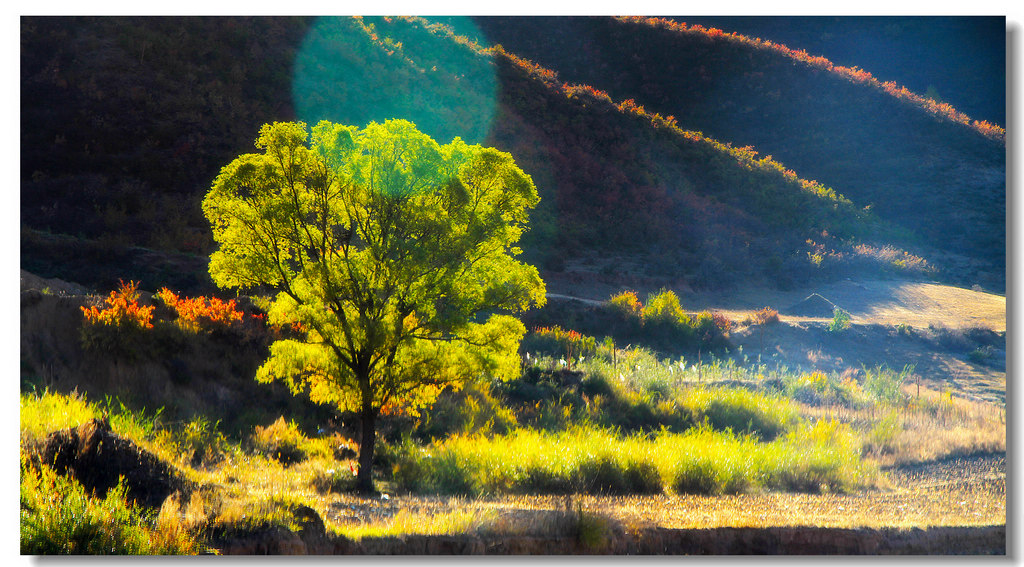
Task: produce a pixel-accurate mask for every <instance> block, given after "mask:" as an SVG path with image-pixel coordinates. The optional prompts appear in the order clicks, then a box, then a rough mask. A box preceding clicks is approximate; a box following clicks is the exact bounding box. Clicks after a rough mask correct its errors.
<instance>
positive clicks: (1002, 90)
mask: <svg viewBox="0 0 1024 567" xmlns="http://www.w3.org/2000/svg"><path fill="white" fill-rule="evenodd" d="M673 19H677V20H679V21H685V22H687V23H689V24H691V25H693V24H699V25H702V26H704V27H706V28H711V27H715V28H720V29H723V30H726V31H735V32H737V33H741V34H743V35H746V36H749V37H761V38H766V39H771V40H772V41H776V42H780V43H784V44H786V45H788V46H789V47H792V48H793V49H803V50H806V51H807V52H809V53H812V54H815V55H818V54H820V55H823V56H825V57H827V58H829V59H830V60H832V61H833V62H835V63H836V64H837V65H845V66H848V67H852V66H854V65H858V66H860V67H863V68H865V69H868V70H870V71H871V72H872V73H873V74H874V75H876V76H877V77H879V78H880V79H881V80H894V81H897V82H899V83H901V84H904V85H906V86H907V88H909V89H911V90H913V91H914V92H917V93H921V94H924V95H931V96H937V97H938V98H939V99H940V100H943V101H945V102H948V103H950V104H952V105H953V106H955V107H957V108H958V109H959V110H961V111H962V112H965V113H967V114H968V115H970V116H972V117H974V118H977V119H979V120H988V121H989V122H994V123H996V124H1006V82H1005V81H1004V80H997V79H999V78H1001V77H1002V76H1003V75H1004V74H1005V72H1006V71H1005V70H1006V33H1007V30H1006V18H1005V17H1003V16H999V17H990V16H975V17H963V16H784V17H783V16H688V17H686V18H673Z"/></svg>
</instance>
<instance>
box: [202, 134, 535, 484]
mask: <svg viewBox="0 0 1024 567" xmlns="http://www.w3.org/2000/svg"><path fill="white" fill-rule="evenodd" d="M256 147H257V148H258V149H260V150H262V151H261V152H260V153H251V154H244V155H241V156H239V157H238V158H236V159H235V160H234V161H232V162H231V163H230V164H228V165H227V166H225V167H224V168H223V169H222V170H221V172H220V175H219V176H218V177H217V178H216V180H215V182H214V184H213V187H212V188H211V190H210V191H209V193H208V194H207V195H206V198H205V199H204V201H203V211H204V213H205V215H206V217H207V219H208V220H209V221H210V223H211V225H212V228H213V235H214V239H215V240H216V241H217V242H218V243H219V249H218V250H217V251H216V252H214V253H213V255H212V256H211V258H210V275H211V276H212V278H213V280H214V282H215V283H216V284H217V285H218V286H220V287H224V288H232V289H236V290H256V291H259V290H266V289H271V290H273V291H274V292H276V295H275V296H274V297H273V298H272V300H271V301H270V305H269V308H268V322H269V323H272V324H277V325H288V326H290V328H294V329H297V330H298V333H297V335H298V336H297V337H295V338H285V339H281V340H277V341H276V342H274V343H273V344H272V345H271V347H270V356H269V358H268V359H267V361H266V362H265V363H264V364H263V365H262V366H261V367H260V368H259V370H258V372H257V376H256V378H257V380H260V381H265V382H269V381H272V380H280V381H283V382H285V383H286V384H287V385H288V387H289V388H290V389H291V390H292V392H293V393H295V394H297V395H298V394H305V395H308V396H309V397H310V399H311V400H313V401H315V402H318V403H325V404H333V405H335V406H336V407H337V408H339V409H340V410H342V411H353V412H357V413H358V414H359V415H360V419H361V422H362V428H363V431H362V444H361V446H360V455H359V464H360V467H359V485H360V488H362V489H364V490H372V486H373V485H372V477H371V464H372V455H373V446H374V430H375V420H376V418H377V417H378V416H379V415H380V414H381V412H390V411H395V410H398V409H405V410H408V411H413V412H414V411H415V410H416V408H419V407H422V406H423V405H424V404H427V403H430V402H431V401H432V400H433V399H434V398H435V397H436V396H437V394H438V393H439V392H440V390H441V389H442V388H443V387H445V386H446V385H453V386H455V387H459V385H461V384H462V383H464V382H465V381H467V380H472V379H475V378H477V377H491V378H497V379H508V378H511V377H514V376H515V375H516V374H517V373H518V371H519V360H518V356H517V348H518V345H519V341H520V340H521V339H522V337H523V335H524V333H525V328H524V326H523V324H522V323H521V322H520V321H519V320H518V319H517V318H515V317H514V314H516V313H518V312H522V311H524V310H526V309H528V308H530V307H531V306H535V305H543V304H544V302H545V286H544V282H543V281H542V280H541V278H540V276H539V274H538V272H537V269H536V268H535V267H533V266H530V265H528V264H524V263H522V262H520V261H518V260H517V259H516V256H517V255H518V254H520V253H521V250H520V249H518V248H517V247H516V243H517V241H518V240H519V238H520V236H521V235H522V234H523V232H524V230H526V228H527V223H528V212H529V210H530V209H532V208H533V207H535V206H536V205H537V203H538V201H539V197H538V195H537V190H536V187H535V186H534V184H533V181H532V179H531V178H530V176H529V175H527V174H526V173H524V172H523V171H522V170H521V169H520V168H519V167H518V166H516V164H515V162H514V161H513V159H512V156H511V155H509V154H507V153H504V152H501V151H498V150H495V149H493V148H485V147H481V146H479V145H469V144H466V143H464V142H463V141H462V140H461V139H459V138H455V139H454V140H452V142H451V143H449V144H446V145H443V146H442V145H439V144H438V143H437V142H435V141H434V140H433V139H431V138H430V137H429V136H427V135H425V134H423V133H421V132H419V131H418V130H417V129H416V127H415V125H414V124H412V123H410V122H408V121H404V120H388V121H385V122H384V123H383V124H379V123H370V124H369V125H367V126H366V127H365V128H363V129H359V128H357V127H353V126H345V125H339V124H333V123H330V122H326V121H324V122H320V123H319V124H317V125H316V126H315V127H314V128H312V131H311V132H310V131H308V130H307V126H306V125H305V124H304V123H301V122H276V123H273V124H267V125H265V126H263V127H262V128H261V129H260V133H259V138H258V139H257V141H256Z"/></svg>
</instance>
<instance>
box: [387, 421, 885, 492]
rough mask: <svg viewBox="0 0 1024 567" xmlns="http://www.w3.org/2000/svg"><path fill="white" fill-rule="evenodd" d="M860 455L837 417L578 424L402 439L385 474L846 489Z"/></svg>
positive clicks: (623, 485)
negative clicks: (744, 430) (726, 425)
mask: <svg viewBox="0 0 1024 567" xmlns="http://www.w3.org/2000/svg"><path fill="white" fill-rule="evenodd" d="M860 452H861V448H860V445H859V441H858V440H857V438H856V436H855V435H854V434H853V433H852V431H851V430H850V429H849V427H848V426H845V425H842V424H839V423H837V422H818V423H816V424H813V425H808V426H805V427H803V428H799V429H797V430H796V431H793V432H790V433H788V434H786V435H785V436H781V437H779V438H777V439H776V440H774V441H772V442H769V443H762V442H760V441H759V440H757V439H756V438H754V437H752V436H749V435H737V434H733V433H731V432H719V431H714V430H712V429H710V428H709V427H699V428H695V429H693V430H691V431H688V432H686V433H682V434H677V433H668V432H662V433H660V434H657V435H656V436H654V438H653V439H651V438H647V437H643V436H639V435H633V436H628V437H625V438H622V437H619V436H617V435H615V434H614V433H613V432H610V431H607V430H601V429H595V428H587V427H577V428H573V429H570V430H566V431H562V432H557V433H541V432H537V431H534V430H526V429H521V430H517V431H515V432H513V433H512V434H510V435H507V436H496V437H492V438H485V437H482V436H456V437H452V438H449V439H447V440H444V441H441V442H439V443H437V444H435V445H433V446H431V447H422V448H420V447H414V446H408V447H407V448H406V451H405V453H404V454H403V455H402V456H401V457H400V458H399V461H398V463H397V464H396V466H395V471H394V478H395V480H396V482H397V483H398V485H399V486H400V487H402V488H403V489H405V490H410V491H414V492H435V493H442V494H469V495H480V494H502V493H553V494H570V493H591V494H630V493H657V492H663V491H664V492H667V491H671V492H679V493H699V494H721V493H728V494H735V493H740V492H748V491H756V490H760V489H780V490H799V491H820V490H828V491H847V490H852V489H854V488H856V487H858V486H862V485H863V484H865V483H867V482H870V480H871V471H872V469H871V466H870V465H868V464H866V463H864V462H862V461H861V458H860Z"/></svg>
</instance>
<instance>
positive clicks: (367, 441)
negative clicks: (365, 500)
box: [356, 407, 377, 494]
mask: <svg viewBox="0 0 1024 567" xmlns="http://www.w3.org/2000/svg"><path fill="white" fill-rule="evenodd" d="M360 417H361V418H362V428H363V432H362V440H361V441H360V443H359V473H358V475H357V476H356V490H358V491H359V492H360V493H362V494H373V493H374V492H376V491H375V490H374V489H373V448H374V444H375V442H376V440H377V413H376V412H374V411H373V410H372V409H368V408H365V407H364V408H363V411H362V412H361V416H360Z"/></svg>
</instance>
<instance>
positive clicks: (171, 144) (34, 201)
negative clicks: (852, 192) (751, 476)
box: [22, 18, 983, 293]
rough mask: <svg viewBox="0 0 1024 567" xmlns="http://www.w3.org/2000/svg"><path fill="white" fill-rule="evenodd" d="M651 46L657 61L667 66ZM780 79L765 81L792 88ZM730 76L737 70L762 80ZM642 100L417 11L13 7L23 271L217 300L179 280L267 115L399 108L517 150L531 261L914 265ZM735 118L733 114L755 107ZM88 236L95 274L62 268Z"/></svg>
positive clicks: (770, 276)
mask: <svg viewBox="0 0 1024 567" xmlns="http://www.w3.org/2000/svg"><path fill="white" fill-rule="evenodd" d="M587 20H588V21H590V19H587ZM567 25H568V24H567ZM575 25H577V24H576V23H572V24H571V26H575ZM616 25H619V24H616ZM571 26H570V27H568V28H567V29H571ZM641 31H642V32H643V35H645V36H646V35H650V36H651V37H653V38H655V39H652V40H651V41H652V42H656V41H662V42H664V41H671V40H672V38H671V37H669V36H665V35H664V34H663V33H661V32H653V31H652V32H650V33H648V31H646V30H641ZM666 37H668V39H666ZM625 40H626V39H620V41H625ZM645 41H646V40H645ZM708 49H709V50H710V51H709V53H712V52H713V51H714V50H711V48H708ZM716 49H717V47H716ZM725 52H726V55H723V57H726V58H727V59H728V58H729V57H745V55H742V54H740V55H737V54H736V53H734V52H731V51H728V50H725ZM651 57H652V59H651V61H650V62H649V63H648V64H647V65H648V67H645V68H648V69H653V68H655V67H657V66H659V65H662V64H664V63H665V61H664V58H662V57H660V56H659V57H655V56H654V55H651ZM607 64H608V65H610V66H617V65H624V64H625V63H624V62H621V61H618V60H616V59H615V58H614V57H612V56H609V59H608V62H607ZM613 68H617V67H613ZM339 69H341V70H343V72H342V73H341V74H338V72H337V70H339ZM787 72H788V73H792V70H788V69H787V68H786V67H785V66H779V69H778V73H779V75H780V78H777V79H774V78H766V79H764V80H765V81H778V82H779V84H787V83H788V81H789V80H790V77H789V75H787V74H786V73H787ZM738 73H739V74H737V75H736V76H735V80H734V82H737V83H741V82H744V81H753V79H751V78H750V77H744V76H743V74H742V72H741V71H738ZM293 77H294V78H293ZM627 79H629V77H628V76H624V80H627ZM293 81H294V82H293ZM626 84H629V82H628V80H627V82H626ZM734 88H736V89H741V87H740V86H735V87H734ZM742 88H745V87H742ZM843 88H845V87H843V86H842V85H839V86H837V87H836V92H837V93H842V92H843V91H842V89H843ZM858 92H859V91H858ZM830 96H832V95H830ZM835 96H836V97H840V98H843V97H845V96H846V95H841V94H836V95H835ZM859 96H861V97H862V98H864V99H865V100H870V99H871V98H872V96H874V95H865V94H864V93H860V94H859ZM632 98H636V99H637V100H638V102H641V103H642V100H641V98H640V96H639V95H636V96H634V95H630V96H626V97H621V98H620V97H617V96H616V95H615V93H612V94H611V96H609V95H608V94H605V93H604V92H602V91H599V90H596V89H593V88H590V87H573V86H568V85H565V84H563V83H562V82H561V81H559V80H558V78H557V76H556V74H555V73H554V72H552V71H549V70H547V69H544V68H542V67H539V66H537V65H534V64H532V63H530V62H529V61H526V60H523V59H520V58H519V57H517V56H515V55H514V54H512V53H509V52H506V51H504V50H502V49H486V48H485V47H484V46H479V45H476V44H473V43H472V42H468V41H466V39H465V38H462V37H459V36H455V35H453V34H451V33H450V32H449V30H448V29H447V28H444V27H441V26H433V25H430V24H429V23H428V22H426V21H424V20H420V19H415V18H412V19H407V18H366V19H359V18H338V19H334V18H328V19H320V20H313V21H311V20H306V19H303V18H127V19H126V18H23V19H22V105H23V106H22V124H23V128H22V228H23V237H22V264H23V267H25V268H26V269H29V270H36V271H39V272H41V275H45V276H58V277H64V278H65V279H73V280H75V281H80V282H82V283H86V284H93V285H97V286H98V287H103V288H107V289H109V288H112V287H113V282H111V281H109V280H110V279H111V278H113V276H114V275H116V274H120V276H121V277H124V278H126V279H128V278H135V279H141V278H143V277H145V278H147V279H146V282H145V283H146V285H161V284H164V283H165V282H164V281H150V280H151V278H154V277H155V278H164V277H171V276H173V277H174V281H175V282H180V285H181V287H180V290H181V291H186V292H190V293H192V292H195V291H201V292H206V290H207V289H208V286H209V282H208V277H207V276H206V274H205V270H203V271H202V272H201V273H196V274H193V275H192V276H188V275H187V274H184V273H178V272H182V269H180V268H184V267H185V266H196V265H199V266H202V265H204V261H203V259H204V257H205V256H206V255H207V254H208V253H209V252H210V251H211V250H212V243H211V241H210V238H209V231H208V227H207V226H206V224H205V220H204V219H202V217H201V214H200V212H199V202H200V200H201V198H202V196H203V195H204V194H205V192H206V191H207V189H208V187H209V184H210V182H211V180H212V179H213V177H214V176H215V175H216V173H217V171H218V170H219V168H220V166H221V165H223V164H225V163H227V162H228V161H230V159H232V158H233V157H234V156H236V155H238V154H239V153H243V152H247V151H251V149H252V140H253V139H254V137H255V135H256V132H257V130H258V128H259V126H260V125H261V124H263V123H265V122H270V121H274V120H291V119H295V118H298V119H302V120H305V121H307V122H310V123H315V122H316V121H317V120H320V119H329V120H334V121H338V122H346V123H353V124H365V122H367V121H369V120H383V119H385V118H389V117H392V116H393V115H396V114H398V115H400V117H402V118H407V119H411V120H413V121H414V122H416V123H417V124H424V125H425V129H426V131H428V132H430V133H431V134H432V135H434V136H436V137H438V139H439V140H442V141H444V140H447V139H450V137H451V136H454V135H462V136H465V137H467V139H470V140H473V139H474V137H476V136H480V135H482V136H484V138H483V140H482V141H483V142H484V143H485V144H487V145H494V146H496V147H499V148H501V149H504V150H507V151H510V152H512V154H513V155H514V156H515V158H516V160H517V162H518V163H519V164H520V165H521V166H522V167H523V168H524V169H525V170H526V171H527V172H529V173H530V174H531V175H532V176H533V178H534V181H535V182H536V184H537V186H538V189H539V191H540V192H541V194H542V197H543V200H542V204H541V208H540V210H538V211H537V212H536V214H535V215H534V220H533V222H532V223H531V225H532V230H531V232H530V233H528V236H527V239H526V240H525V241H524V248H525V250H526V255H527V258H528V259H529V260H530V261H533V262H539V263H542V264H543V265H545V266H546V267H547V268H549V269H555V270H558V269H560V268H561V266H562V265H564V262H566V261H568V260H570V259H572V258H573V257H575V256H577V255H580V254H585V253H589V254H591V255H596V256H598V257H609V258H613V257H615V256H617V255H626V256H631V257H633V258H634V259H639V260H640V262H641V263H642V264H643V265H644V266H645V270H646V272H647V274H648V275H660V276H668V277H672V278H677V279H680V280H683V281H685V282H686V283H688V284H690V285H693V286H696V287H721V286H728V285H734V284H737V283H750V282H759V281H764V282H767V283H773V284H777V285H786V284H787V283H788V282H792V281H793V279H794V278H798V279H805V278H813V277H835V276H839V275H849V274H851V273H853V272H855V271H856V270H860V269H865V268H866V269H869V270H875V271H878V270H882V271H885V270H891V269H897V270H903V269H905V268H907V262H906V257H904V259H903V260H900V257H899V256H898V255H897V260H899V261H901V262H903V263H902V264H899V265H897V263H896V262H894V261H893V259H892V258H891V257H885V256H884V255H880V254H879V253H878V251H879V250H890V249H886V248H885V246H886V245H889V244H896V245H898V246H905V244H901V242H905V238H904V237H905V234H904V232H901V231H899V230H892V229H891V228H889V227H888V226H887V223H881V222H878V219H877V218H876V217H875V216H874V215H872V214H866V213H864V212H863V211H861V210H860V209H859V207H861V206H863V205H864V204H866V203H865V202H862V201H859V200H858V199H854V200H853V202H852V203H851V202H850V201H848V200H846V199H844V198H842V197H841V196H839V195H837V194H836V193H835V192H833V191H832V190H831V189H829V188H828V187H826V186H825V185H823V184H819V183H815V182H809V181H806V180H804V179H801V178H800V177H799V176H798V175H797V173H795V172H794V171H792V170H788V169H787V168H786V166H783V165H782V164H780V163H778V162H775V161H774V160H771V159H767V158H761V157H758V156H757V155H756V152H754V151H753V150H751V149H749V148H739V147H733V146H731V145H728V144H723V143H720V142H718V141H716V140H714V139H710V138H707V137H705V136H703V135H701V134H700V133H699V132H695V131H693V130H692V129H691V128H693V127H692V126H691V125H690V124H688V123H686V122H685V121H683V120H682V119H679V118H672V117H670V116H668V117H665V116H661V115H659V114H657V113H656V112H652V111H649V110H645V109H644V108H643V107H642V106H640V105H638V104H636V103H634V102H633V101H632V100H628V99H632ZM695 100H697V99H695ZM843 100H848V97H846V98H843ZM488 105H490V107H489V110H487V112H488V113H489V114H487V115H486V116H485V117H484V118H482V111H481V109H485V108H488ZM780 107H783V109H785V108H789V107H787V106H786V105H781V104H780ZM649 108H650V107H649ZM652 110H654V109H652ZM790 110H792V109H790ZM890 110H891V111H892V112H895V113H896V114H899V113H900V112H903V111H902V110H900V108H899V107H897V108H896V109H895V110H892V109H890ZM906 112H910V111H906ZM738 115H739V116H740V118H737V119H733V118H730V117H728V116H725V117H723V121H724V122H729V121H733V122H736V121H743V120H750V118H751V117H750V114H749V112H738ZM908 116H911V114H908ZM907 120H908V124H916V122H913V119H912V118H907ZM932 122H934V120H933V121H932ZM775 126H776V127H779V128H780V129H784V124H783V123H782V122H778V123H775ZM915 127H916V126H915ZM936 127H941V126H936ZM684 128H685V129H684ZM923 132H924V133H923V134H918V135H919V136H923V137H925V138H927V139H932V137H929V136H931V135H930V134H928V132H927V129H926V128H925V129H924V130H923ZM719 139H721V140H728V139H729V138H725V137H721V138H719ZM957 139H960V138H957ZM950 147H953V146H950ZM973 147H974V146H971V145H970V144H967V146H966V149H962V151H968V150H971V148H973ZM946 149H949V148H946ZM850 151H851V152H852V151H853V150H852V149H851V150H850ZM858 151H859V150H858ZM982 153H983V152H982ZM816 155H817V154H816ZM851 155H852V156H856V160H857V163H858V164H862V163H865V160H869V159H872V156H871V155H868V156H867V157H866V158H864V159H861V156H860V154H859V153H854V154H851ZM819 157H820V156H819ZM903 157H904V158H906V156H903ZM921 158H922V156H914V157H913V159H915V160H920V159H921ZM848 159H850V160H851V161H852V160H854V159H855V158H854V157H848ZM976 161H977V160H975V162H976ZM975 162H970V164H968V165H971V164H974V163H975ZM786 165H787V166H791V165H792V164H789V163H787V164H786ZM858 170H859V168H858ZM796 171H797V172H799V173H800V174H801V175H803V174H802V172H801V171H800V170H799V169H797V170H796ZM822 179H824V178H822ZM893 182H894V183H895V182H896V181H893ZM33 231H43V233H45V232H47V231H49V232H54V233H58V232H59V233H65V234H67V235H70V236H71V237H72V238H70V239H68V238H57V239H55V238H50V237H46V236H45V234H39V233H35V232H33ZM951 232H955V231H951ZM75 237H81V238H85V239H88V240H89V241H90V242H88V243H85V242H83V243H81V244H76V243H75V242H74V241H75ZM68 241H70V243H68ZM62 243H63V244H62ZM858 244H870V245H871V246H867V247H864V246H859V247H858V246H857V245H858ZM139 246H141V247H144V248H134V249H133V251H132V252H131V253H127V252H128V251H129V249H131V248H132V247H139ZM147 249H148V250H149V251H147ZM83 250H87V251H89V254H91V256H90V257H92V258H96V268H95V271H94V272H93V273H90V270H89V267H88V265H85V266H82V265H79V266H77V267H76V268H75V269H74V273H68V272H67V271H64V270H67V269H69V268H67V267H66V266H67V265H68V262H67V260H66V259H67V258H68V257H71V256H74V257H76V258H78V257H79V256H81V255H82V251H83ZM168 252H175V253H184V254H185V256H183V257H181V258H178V259H172V256H168V255H167V254H166V253H168ZM897 254H899V253H898V252H897ZM147 258H148V259H149V261H150V262H151V263H153V264H154V265H151V266H146V265H145V261H146V259H147ZM911 259H913V258H911ZM917 260H919V259H917ZM915 262H916V260H915ZM912 263H914V262H912ZM607 270H608V273H609V274H611V275H614V274H615V273H616V272H617V270H618V267H617V265H616V263H615V262H614V261H611V262H610V263H609V265H608V266H607ZM185 271H188V269H185ZM161 274H163V275H161Z"/></svg>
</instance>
